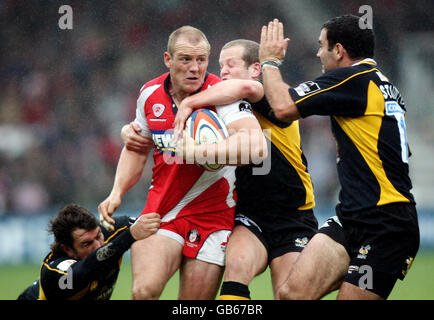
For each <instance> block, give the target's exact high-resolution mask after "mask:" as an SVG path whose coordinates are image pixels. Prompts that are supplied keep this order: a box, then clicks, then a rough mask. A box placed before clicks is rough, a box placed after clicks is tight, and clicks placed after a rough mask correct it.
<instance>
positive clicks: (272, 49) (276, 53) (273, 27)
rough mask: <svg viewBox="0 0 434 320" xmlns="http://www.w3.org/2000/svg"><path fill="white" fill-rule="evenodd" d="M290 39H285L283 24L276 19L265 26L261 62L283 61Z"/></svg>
mask: <svg viewBox="0 0 434 320" xmlns="http://www.w3.org/2000/svg"><path fill="white" fill-rule="evenodd" d="M289 41H290V39H289V38H285V35H284V30H283V23H282V22H280V21H279V20H278V19H274V20H273V21H270V22H269V23H268V26H263V27H262V30H261V43H260V46H259V61H260V62H264V61H269V60H273V61H276V60H283V58H285V54H286V49H287V48H288V44H289Z"/></svg>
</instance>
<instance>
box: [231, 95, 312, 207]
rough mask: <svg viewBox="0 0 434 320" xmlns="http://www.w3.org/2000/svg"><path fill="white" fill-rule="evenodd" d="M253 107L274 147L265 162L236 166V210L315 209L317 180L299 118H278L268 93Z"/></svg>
mask: <svg viewBox="0 0 434 320" xmlns="http://www.w3.org/2000/svg"><path fill="white" fill-rule="evenodd" d="M251 107H252V108H253V113H254V114H255V116H256V118H257V119H258V121H259V123H260V125H261V128H262V129H263V130H264V129H266V130H267V129H268V130H269V131H268V132H271V136H270V135H269V134H267V131H265V137H266V139H267V140H268V142H270V143H269V145H270V146H271V150H269V152H268V158H267V159H266V160H264V161H263V162H262V163H260V164H258V165H255V164H250V165H246V166H241V167H238V168H237V169H236V171H235V175H236V182H235V183H236V192H237V206H236V212H239V213H242V214H247V215H251V214H255V213H257V214H261V215H264V214H266V213H267V212H269V213H279V212H288V211H292V210H310V209H312V208H313V207H314V206H315V200H314V195H313V184H312V180H311V177H310V174H309V172H308V169H307V161H306V158H305V157H304V154H303V151H302V148H301V142H300V132H299V125H298V121H294V122H292V123H286V122H282V121H279V120H278V119H276V117H275V116H274V114H273V112H272V109H271V107H270V105H269V103H268V101H267V100H266V98H265V96H264V98H263V99H262V100H261V101H259V102H257V103H252V105H251ZM258 169H260V170H258Z"/></svg>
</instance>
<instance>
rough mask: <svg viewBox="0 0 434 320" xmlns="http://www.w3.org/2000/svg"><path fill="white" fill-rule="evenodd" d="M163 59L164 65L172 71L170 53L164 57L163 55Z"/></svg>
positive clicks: (165, 53) (166, 53)
mask: <svg viewBox="0 0 434 320" xmlns="http://www.w3.org/2000/svg"><path fill="white" fill-rule="evenodd" d="M163 58H164V64H165V65H166V67H167V68H168V69H170V66H171V63H172V56H171V55H170V53H169V52H167V51H165V52H164V55H163Z"/></svg>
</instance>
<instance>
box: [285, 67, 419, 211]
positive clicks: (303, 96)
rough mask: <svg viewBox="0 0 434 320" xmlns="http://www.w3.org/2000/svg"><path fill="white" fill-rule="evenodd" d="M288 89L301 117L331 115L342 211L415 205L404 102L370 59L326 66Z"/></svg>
mask: <svg viewBox="0 0 434 320" xmlns="http://www.w3.org/2000/svg"><path fill="white" fill-rule="evenodd" d="M289 92H290V94H291V97H292V98H293V100H294V101H295V103H296V106H297V108H298V111H299V113H300V115H301V117H302V118H305V117H307V116H310V115H328V116H330V118H331V128H332V132H333V134H334V136H335V139H336V143H337V170H338V177H339V180H340V183H341V191H340V194H339V201H340V203H341V209H342V210H343V211H356V210H361V209H365V208H370V207H375V206H380V205H385V204H388V203H394V202H407V203H414V198H413V195H412V194H411V192H410V190H411V188H412V185H411V180H410V177H409V170H408V158H409V148H408V144H407V133H406V125H405V118H404V114H405V111H406V109H405V104H404V101H403V99H402V97H401V94H400V92H399V91H398V89H397V88H396V87H395V86H394V85H393V84H392V83H390V82H389V80H388V79H387V77H385V76H384V75H383V74H382V73H381V71H380V70H379V69H378V68H377V64H376V62H375V61H374V60H373V59H365V60H363V61H361V62H359V63H356V64H354V65H353V66H350V67H345V68H338V69H335V70H331V71H329V72H327V73H325V74H323V75H322V76H320V77H318V78H317V79H315V80H313V81H308V82H305V83H302V84H300V85H299V86H298V87H295V88H290V89H289Z"/></svg>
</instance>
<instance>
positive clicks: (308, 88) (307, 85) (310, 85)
mask: <svg viewBox="0 0 434 320" xmlns="http://www.w3.org/2000/svg"><path fill="white" fill-rule="evenodd" d="M319 89H320V88H319V85H318V83H316V82H313V81H306V82H303V83H302V84H300V85H299V86H298V87H296V88H294V90H295V92H297V94H298V95H299V96H300V97H303V96H305V95H307V94H311V93H313V92H315V91H318V90H319Z"/></svg>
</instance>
